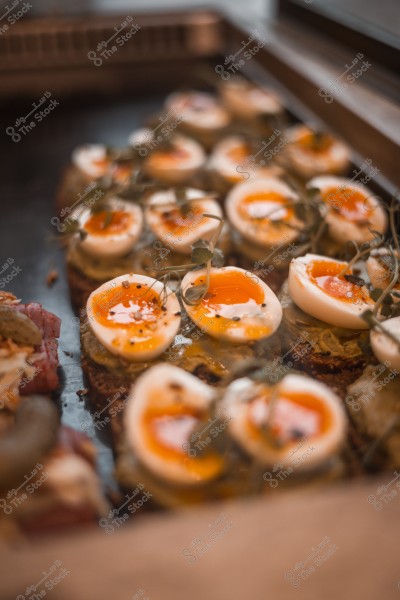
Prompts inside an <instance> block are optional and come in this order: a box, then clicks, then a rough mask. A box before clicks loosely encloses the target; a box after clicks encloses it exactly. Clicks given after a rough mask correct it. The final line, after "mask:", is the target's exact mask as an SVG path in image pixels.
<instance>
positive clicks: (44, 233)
mask: <svg viewBox="0 0 400 600" xmlns="http://www.w3.org/2000/svg"><path fill="white" fill-rule="evenodd" d="M95 102H96V99H95V98H92V99H90V103H89V102H87V103H86V106H85V105H80V106H72V105H66V104H63V103H62V101H60V105H59V106H58V107H56V108H55V110H54V112H53V113H52V114H50V115H48V116H47V117H46V118H45V119H44V120H43V121H42V122H41V123H39V124H37V126H36V127H35V129H33V130H32V131H30V132H29V133H28V134H27V135H26V136H24V137H23V138H22V139H21V141H20V142H18V143H16V142H13V141H12V139H11V137H10V136H7V135H6V134H5V133H4V129H5V127H8V126H11V125H12V124H13V123H14V122H15V120H16V119H17V118H18V117H19V116H21V115H25V114H27V113H28V112H29V109H30V105H29V104H27V105H25V106H24V105H18V107H15V109H10V110H9V111H7V112H3V115H4V125H3V127H2V133H1V136H0V156H1V163H2V169H1V175H0V207H1V211H0V265H4V263H5V261H6V259H7V258H12V259H14V264H13V266H16V267H18V268H19V269H21V272H19V273H16V275H15V277H14V278H13V279H12V280H11V281H10V282H7V283H5V282H4V281H2V280H1V282H0V286H2V287H1V288H0V289H1V290H2V291H10V292H12V293H14V294H15V295H17V297H19V298H21V300H22V301H23V302H31V301H37V302H40V303H41V304H42V305H43V306H44V308H46V309H47V310H49V311H51V312H54V313H55V314H56V315H58V316H59V317H60V318H61V319H62V326H61V337H60V344H59V359H60V364H61V376H62V392H61V398H60V406H61V410H62V420H63V422H64V423H65V424H68V425H71V426H72V427H74V428H75V429H78V430H82V429H85V426H86V424H87V423H90V422H91V417H90V414H89V412H88V410H87V409H86V408H85V405H84V402H83V401H80V400H79V398H78V396H77V395H76V391H77V390H79V389H81V388H83V382H82V372H81V368H80V349H79V332H78V325H77V324H76V322H75V321H74V320H73V317H74V315H73V312H72V309H71V306H70V303H69V292H68V285H67V282H66V279H65V267H64V256H63V252H62V250H61V249H60V246H59V244H58V242H56V241H55V240H54V239H53V238H54V236H55V235H56V234H57V231H56V229H55V227H54V226H52V225H51V217H52V216H55V215H56V212H55V207H54V199H55V192H56V189H57V185H58V182H59V179H60V176H61V174H62V170H63V168H64V167H65V165H66V164H67V163H68V161H69V158H70V154H71V150H72V149H73V147H74V146H76V145H78V144H81V143H83V142H108V143H110V144H125V143H126V139H127V136H128V134H129V133H130V132H131V131H132V130H133V129H134V128H135V127H137V126H138V125H139V124H140V123H142V122H143V119H144V118H145V117H146V116H148V114H149V113H152V112H154V110H156V109H157V108H159V107H160V104H161V101H160V100H157V98H152V97H147V98H146V99H139V100H132V101H129V100H124V101H119V102H118V101H111V102H109V103H103V104H102V105H97V106H96V105H95ZM52 269H56V270H57V271H58V273H59V279H58V281H57V282H56V283H55V285H54V286H53V287H51V288H49V287H48V286H47V284H46V279H47V275H48V273H49V271H50V270H52ZM17 270H18V269H16V270H15V271H17ZM11 271H12V269H11V268H9V269H8V270H7V271H5V272H4V273H3V275H2V276H1V277H6V276H7V275H8V274H9V273H10V272H11ZM0 279H1V278H0ZM4 284H5V285H4ZM71 354H72V356H70V355H71ZM93 439H94V441H95V443H96V446H97V449H98V457H99V460H98V464H99V469H100V472H101V475H102V478H103V480H104V482H105V483H106V484H110V483H112V470H113V463H112V455H111V450H110V448H109V445H108V443H107V440H100V439H99V438H98V437H97V434H96V437H94V438H93Z"/></svg>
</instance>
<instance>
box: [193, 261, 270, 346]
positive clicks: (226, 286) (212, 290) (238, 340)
mask: <svg viewBox="0 0 400 600" xmlns="http://www.w3.org/2000/svg"><path fill="white" fill-rule="evenodd" d="M210 271H211V272H210V280H209V285H208V290H207V294H206V296H205V297H204V298H203V300H201V302H199V303H198V304H196V305H195V306H189V305H186V311H187V313H188V315H189V317H190V318H191V320H192V321H193V322H194V323H195V324H196V325H197V326H198V327H199V328H200V329H201V330H203V331H204V332H206V333H207V334H208V335H210V336H212V337H214V338H219V339H221V340H227V341H229V342H231V343H233V344H243V343H246V342H250V341H255V340H260V339H263V338H266V337H269V336H270V335H272V334H273V333H275V331H276V330H277V329H278V327H279V324H280V322H281V319H282V308H281V305H280V303H279V300H278V298H277V297H276V296H275V294H274V292H273V291H272V290H271V288H269V287H268V286H267V285H266V284H265V283H264V282H263V281H261V279H259V278H258V277H256V275H254V274H253V273H251V272H249V271H245V270H244V269H239V268H238V267H222V268H221V269H216V268H212V269H211V270H210ZM197 285H207V271H206V269H200V270H194V271H190V272H189V273H187V274H186V275H185V277H184V279H183V281H182V290H183V293H184V294H185V293H186V292H187V291H188V290H189V289H190V288H192V287H193V286H197Z"/></svg>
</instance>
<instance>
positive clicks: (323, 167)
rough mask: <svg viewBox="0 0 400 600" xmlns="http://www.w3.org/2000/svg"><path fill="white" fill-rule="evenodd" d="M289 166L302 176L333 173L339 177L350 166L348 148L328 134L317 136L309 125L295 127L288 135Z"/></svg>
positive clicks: (286, 148) (286, 151)
mask: <svg viewBox="0 0 400 600" xmlns="http://www.w3.org/2000/svg"><path fill="white" fill-rule="evenodd" d="M285 137H286V139H287V140H288V141H289V143H288V144H287V146H286V147H285V151H284V152H285V156H286V159H287V161H288V166H289V167H290V168H291V169H292V170H293V171H295V172H296V173H297V174H298V175H300V177H303V178H304V179H310V178H311V177H313V176H314V175H319V174H323V173H331V174H337V175H340V174H341V173H344V172H345V171H346V170H347V169H348V168H349V164H350V158H349V150H348V148H347V146H346V145H345V144H344V143H343V142H341V141H339V140H338V139H336V138H334V137H333V136H331V135H330V134H328V133H322V134H319V133H315V132H314V131H312V129H310V128H309V127H307V125H295V126H294V127H290V128H289V129H287V130H286V132H285Z"/></svg>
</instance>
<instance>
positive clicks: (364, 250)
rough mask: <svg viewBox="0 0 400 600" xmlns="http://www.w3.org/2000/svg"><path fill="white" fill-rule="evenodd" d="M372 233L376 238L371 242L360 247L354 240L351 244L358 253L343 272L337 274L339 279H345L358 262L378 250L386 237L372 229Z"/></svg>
mask: <svg viewBox="0 0 400 600" xmlns="http://www.w3.org/2000/svg"><path fill="white" fill-rule="evenodd" d="M370 233H372V234H374V235H375V236H376V237H374V238H373V239H372V240H370V241H369V242H364V243H363V244H361V246H360V247H359V246H358V244H357V243H356V242H354V241H353V240H352V241H351V242H350V244H352V245H353V246H354V247H355V249H356V253H355V254H354V256H353V258H352V259H351V260H350V261H349V262H347V263H346V264H345V265H344V266H343V268H342V269H341V271H340V272H339V273H338V274H337V277H343V276H344V275H345V273H346V272H347V271H349V270H350V269H351V268H352V266H353V265H354V264H355V263H356V262H358V261H359V260H360V259H361V258H363V257H364V256H366V255H367V254H370V252H371V250H374V249H375V248H378V247H379V246H380V245H381V244H382V242H383V240H384V237H383V235H382V234H381V233H379V231H373V230H372V229H370Z"/></svg>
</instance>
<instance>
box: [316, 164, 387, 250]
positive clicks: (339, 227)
mask: <svg viewBox="0 0 400 600" xmlns="http://www.w3.org/2000/svg"><path fill="white" fill-rule="evenodd" d="M307 187H308V189H310V190H312V189H315V190H318V197H319V198H320V200H321V201H322V202H323V203H324V204H325V206H326V207H327V209H328V213H327V216H326V222H327V224H328V227H329V233H330V235H331V237H332V238H333V239H334V240H336V241H337V242H339V243H345V242H347V241H349V240H353V241H354V242H358V243H362V242H365V241H368V240H370V239H372V238H373V237H374V233H372V231H370V230H374V231H378V232H379V233H384V232H385V229H386V226H387V218H386V213H385V211H384V209H383V207H382V206H381V204H380V203H379V200H377V199H376V198H375V197H374V196H373V195H372V192H371V191H370V190H368V188H366V187H365V186H364V185H362V184H359V183H353V182H351V181H350V180H348V179H345V178H343V177H331V176H329V175H322V176H321V177H314V178H313V179H311V181H309V182H308V184H307Z"/></svg>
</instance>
